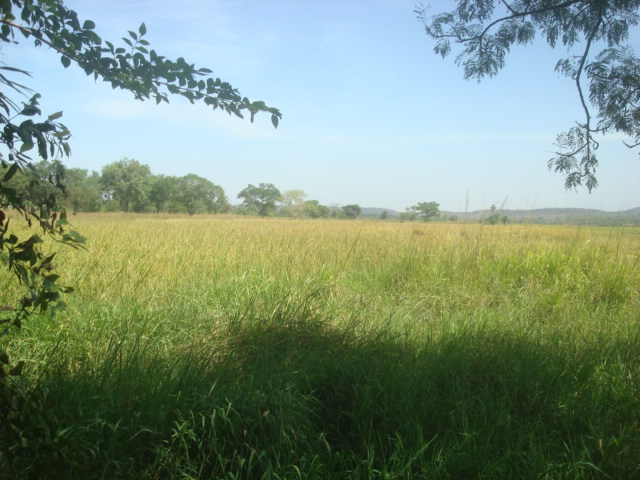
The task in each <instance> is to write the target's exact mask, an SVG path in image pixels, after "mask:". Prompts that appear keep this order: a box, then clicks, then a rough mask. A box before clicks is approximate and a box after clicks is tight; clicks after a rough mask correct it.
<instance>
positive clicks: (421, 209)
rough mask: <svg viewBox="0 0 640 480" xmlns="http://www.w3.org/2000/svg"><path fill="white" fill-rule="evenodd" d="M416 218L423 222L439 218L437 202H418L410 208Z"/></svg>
mask: <svg viewBox="0 0 640 480" xmlns="http://www.w3.org/2000/svg"><path fill="white" fill-rule="evenodd" d="M411 210H413V211H414V212H415V214H416V216H421V217H422V218H423V219H424V220H425V221H426V220H429V219H431V218H433V217H438V216H440V204H439V203H438V202H420V203H418V204H417V205H414V206H413V207H411Z"/></svg>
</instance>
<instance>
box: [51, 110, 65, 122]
mask: <svg viewBox="0 0 640 480" xmlns="http://www.w3.org/2000/svg"><path fill="white" fill-rule="evenodd" d="M60 117H62V111H59V112H56V113H52V114H51V115H49V118H48V120H49V121H50V122H52V121H54V120H58V119H59V118H60Z"/></svg>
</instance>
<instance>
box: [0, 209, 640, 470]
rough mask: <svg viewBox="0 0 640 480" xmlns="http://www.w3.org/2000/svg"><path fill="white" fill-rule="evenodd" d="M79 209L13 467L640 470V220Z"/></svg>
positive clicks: (24, 337)
mask: <svg viewBox="0 0 640 480" xmlns="http://www.w3.org/2000/svg"><path fill="white" fill-rule="evenodd" d="M72 222H73V223H74V225H75V227H77V229H78V230H79V231H80V232H82V233H83V234H84V235H85V236H87V237H88V239H89V243H88V251H87V252H83V251H72V250H63V251H61V252H60V254H59V255H60V258H59V259H58V262H59V264H60V270H61V272H62V273H63V274H64V282H65V283H67V284H72V285H74V286H75V287H76V293H75V294H73V295H71V296H69V297H67V299H66V300H67V303H68V305H69V307H68V309H67V310H66V311H64V312H62V313H61V314H59V315H57V316H56V317H55V318H54V319H53V320H52V319H50V318H45V317H43V318H33V319H32V320H31V321H30V322H29V323H28V325H26V326H25V328H24V329H23V330H22V331H21V332H18V333H16V334H13V335H12V336H10V337H5V338H4V339H3V340H2V341H3V342H4V343H5V344H6V345H7V349H8V350H9V351H10V353H11V355H12V357H15V358H16V359H19V358H25V359H28V360H29V361H28V364H27V368H26V370H25V375H24V378H25V381H26V382H27V389H28V392H29V395H31V398H32V400H33V402H32V403H33V404H35V405H39V408H38V409H36V410H35V411H34V412H32V413H30V414H29V422H30V425H31V427H30V428H32V433H33V440H32V441H31V442H30V443H29V444H25V445H22V446H20V447H19V448H16V450H15V451H14V452H13V455H12V456H10V457H7V458H5V459H2V461H1V462H0V466H1V467H2V468H3V469H4V470H5V471H4V472H0V478H17V479H18V478H20V479H21V478H71V479H80V478H82V479H98V478H99V479H148V480H156V479H196V478H197V479H209V478H225V479H240V478H242V479H263V478H264V479H284V478H286V479H294V478H299V479H303V478H356V479H377V478H380V479H473V478H484V479H502V478H504V479H512V478H513V479H515V478H521V479H590V478H593V479H607V478H611V479H633V478H640V229H632V228H626V229H604V228H584V227H583V228H577V227H544V226H535V227H534V226H523V225H506V226H502V225H501V226H482V225H464V224H453V225H452V224H446V225H445V224H438V223H433V224H431V223H429V224H424V223H396V222H376V221H335V220H334V221H330V220H308V221H306V220H287V219H258V218H246V217H238V218H234V217H224V216H221V217H175V216H166V217H164V216H156V215H153V216H144V215H124V214H113V215H110V214H102V215H82V216H77V217H74V218H73V219H72ZM52 248H53V247H52ZM3 274H4V273H3ZM5 278H6V277H0V285H3V288H2V291H1V292H0V297H2V296H4V297H5V298H2V299H0V300H2V301H5V300H6V299H7V298H9V297H10V296H11V294H12V291H11V287H10V285H9V284H8V283H6V281H5V280H4V279H5Z"/></svg>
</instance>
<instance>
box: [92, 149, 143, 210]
mask: <svg viewBox="0 0 640 480" xmlns="http://www.w3.org/2000/svg"><path fill="white" fill-rule="evenodd" d="M100 185H101V186H102V188H103V190H104V192H105V195H106V197H107V199H109V200H115V201H116V202H118V204H119V205H120V209H121V210H122V211H123V212H128V211H129V210H132V211H134V212H143V211H144V210H145V206H146V204H147V203H148V200H149V193H150V192H151V186H152V179H151V169H150V168H149V166H148V165H142V164H141V163H140V162H138V161H137V160H130V159H128V158H124V159H122V160H120V161H118V162H113V163H110V164H109V165H105V166H104V167H103V168H102V175H101V176H100Z"/></svg>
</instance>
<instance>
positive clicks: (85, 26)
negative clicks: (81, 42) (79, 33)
mask: <svg viewBox="0 0 640 480" xmlns="http://www.w3.org/2000/svg"><path fill="white" fill-rule="evenodd" d="M94 28H96V24H95V23H94V22H93V21H91V20H86V21H85V22H84V24H82V29H83V30H93V29H94Z"/></svg>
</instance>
